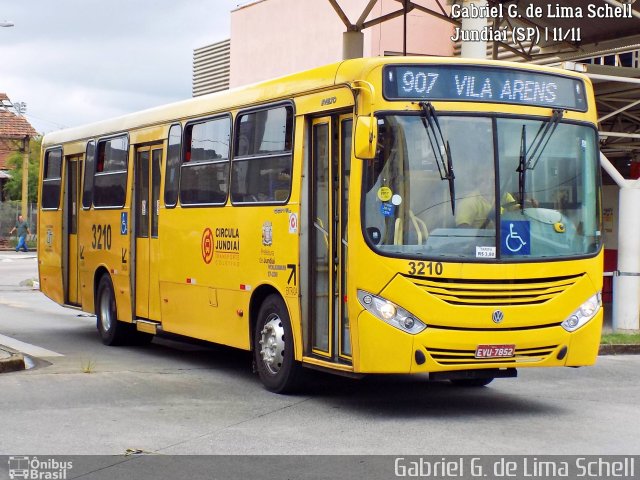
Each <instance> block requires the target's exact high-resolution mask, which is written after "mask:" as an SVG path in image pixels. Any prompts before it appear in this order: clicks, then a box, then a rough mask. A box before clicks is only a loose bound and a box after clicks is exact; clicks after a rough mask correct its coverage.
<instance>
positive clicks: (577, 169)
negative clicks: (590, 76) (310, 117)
mask: <svg viewBox="0 0 640 480" xmlns="http://www.w3.org/2000/svg"><path fill="white" fill-rule="evenodd" d="M438 119H439V123H440V127H441V129H442V133H443V136H444V139H445V141H446V142H447V143H448V145H449V149H450V152H449V153H450V155H451V160H452V164H453V165H454V167H455V179H454V180H453V181H454V182H455V196H454V197H452V195H451V189H450V182H449V181H447V179H444V180H443V178H442V176H441V174H440V173H439V169H438V161H437V157H438V154H439V152H434V150H435V148H437V147H434V145H433V142H430V141H429V131H428V129H426V128H425V125H424V122H423V121H422V119H421V117H420V116H419V115H410V114H402V115H385V116H381V117H380V118H379V119H378V128H379V136H378V153H377V155H376V158H375V159H374V160H372V161H370V162H368V163H367V165H366V166H365V173H364V179H363V181H364V186H363V202H364V208H363V220H362V221H363V229H364V232H365V235H366V237H367V241H368V243H369V244H370V246H371V247H372V248H374V249H375V250H376V251H378V252H380V253H382V254H385V255H390V256H398V257H425V258H438V259H440V260H451V261H460V260H461V259H462V260H465V259H473V260H478V261H496V260H510V261H526V260H530V259H536V258H547V259H548V258H555V257H557V258H560V257H562V258H566V257H577V256H585V255H590V254H595V253H596V252H597V251H598V250H599V248H600V243H601V238H602V237H601V227H600V224H599V215H598V210H599V205H598V201H599V198H598V195H597V192H598V189H597V187H598V184H599V183H598V182H599V173H598V145H597V140H596V132H595V130H594V129H593V128H592V127H589V126H585V125H579V124H574V123H568V122H565V121H558V120H559V119H558V118H554V121H555V122H556V123H557V125H555V127H554V128H547V126H548V125H549V122H550V120H551V119H549V118H539V117H535V118H524V117H523V118H514V117H509V118H501V117H498V116H491V117H487V116H485V117H482V116H461V115H445V114H442V113H440V112H438ZM496 199H497V200H496ZM452 200H454V205H452ZM452 207H453V208H452Z"/></svg>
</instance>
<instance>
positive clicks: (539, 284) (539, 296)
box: [409, 273, 584, 306]
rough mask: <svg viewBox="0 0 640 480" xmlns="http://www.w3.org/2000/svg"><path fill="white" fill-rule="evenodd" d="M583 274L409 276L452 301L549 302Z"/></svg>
mask: <svg viewBox="0 0 640 480" xmlns="http://www.w3.org/2000/svg"><path fill="white" fill-rule="evenodd" d="M582 275H584V274H582V273H581V274H577V275H567V276H563V277H549V278H526V279H514V280H504V279H501V280H475V279H455V278H424V277H409V278H410V279H411V280H412V281H413V283H414V284H415V285H417V286H418V287H420V288H422V289H423V290H425V291H426V292H427V293H429V294H431V295H433V296H435V297H437V298H439V299H440V300H443V301H445V302H447V303H450V304H452V305H477V306H490V305H535V304H540V303H545V302H548V301H549V300H551V299H553V298H555V297H556V296H557V295H560V294H561V293H562V292H564V291H565V290H566V289H568V288H569V287H571V286H572V285H573V284H575V283H576V282H577V281H578V279H579V278H580V277H582Z"/></svg>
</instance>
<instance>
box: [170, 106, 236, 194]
mask: <svg viewBox="0 0 640 480" xmlns="http://www.w3.org/2000/svg"><path fill="white" fill-rule="evenodd" d="M230 137H231V118H230V116H228V115H225V116H223V117H218V118H214V119H211V120H207V121H200V122H197V123H191V124H188V125H187V126H186V127H185V130H184V145H183V148H184V155H183V157H182V165H181V166H180V203H181V204H182V205H224V204H225V203H226V201H227V192H228V190H229V182H228V178H229V141H230Z"/></svg>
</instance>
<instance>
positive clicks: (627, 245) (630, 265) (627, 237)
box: [600, 152, 640, 332]
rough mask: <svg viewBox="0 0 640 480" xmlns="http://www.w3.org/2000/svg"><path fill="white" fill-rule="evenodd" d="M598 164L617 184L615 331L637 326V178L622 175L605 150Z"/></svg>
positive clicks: (639, 323) (639, 319)
mask: <svg viewBox="0 0 640 480" xmlns="http://www.w3.org/2000/svg"><path fill="white" fill-rule="evenodd" d="M600 164H601V165H602V167H603V168H604V169H605V171H606V172H607V173H608V174H609V175H610V176H611V178H613V180H614V181H615V182H616V184H618V186H619V187H620V192H619V194H618V195H619V196H618V199H619V202H618V266H617V270H616V271H615V273H614V275H613V305H612V317H611V320H612V323H613V325H612V326H613V330H614V331H620V330H621V331H636V332H637V331H638V330H640V215H638V205H640V180H627V179H625V178H624V177H623V176H622V175H621V174H620V172H618V170H617V169H616V167H615V166H614V165H613V164H612V163H611V162H610V161H609V159H608V158H607V157H605V156H604V154H603V153H602V152H601V153H600Z"/></svg>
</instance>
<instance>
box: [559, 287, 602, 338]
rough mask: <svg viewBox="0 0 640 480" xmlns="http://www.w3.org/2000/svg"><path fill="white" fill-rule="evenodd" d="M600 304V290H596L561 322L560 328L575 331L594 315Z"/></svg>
mask: <svg viewBox="0 0 640 480" xmlns="http://www.w3.org/2000/svg"><path fill="white" fill-rule="evenodd" d="M601 305H602V297H601V295H600V292H598V293H596V294H595V295H594V296H593V297H591V298H590V299H589V300H587V301H586V302H584V303H583V304H582V305H580V307H578V309H577V310H576V311H575V312H573V313H572V314H571V315H569V317H568V318H567V319H566V320H565V321H564V322H562V328H564V329H565V330H566V331H567V332H575V331H576V330H577V329H579V328H580V327H582V326H583V325H584V324H585V323H587V322H588V321H589V320H591V319H592V318H593V317H594V316H595V314H596V313H597V312H598V310H599V309H600V306H601Z"/></svg>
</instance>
